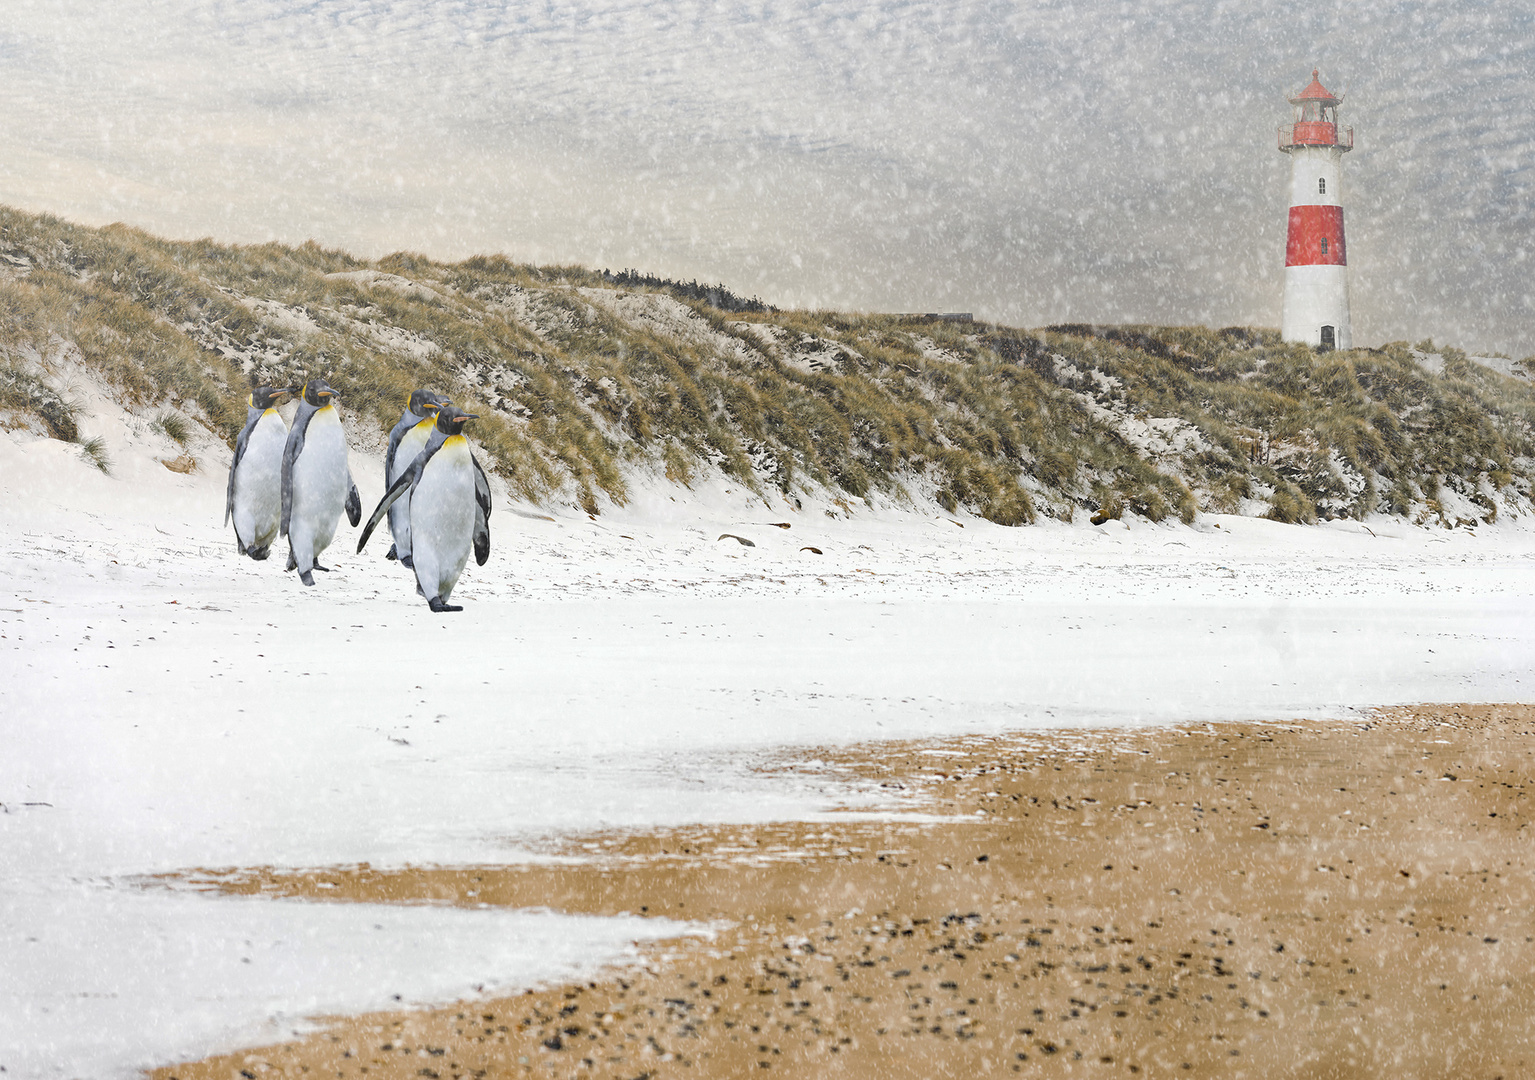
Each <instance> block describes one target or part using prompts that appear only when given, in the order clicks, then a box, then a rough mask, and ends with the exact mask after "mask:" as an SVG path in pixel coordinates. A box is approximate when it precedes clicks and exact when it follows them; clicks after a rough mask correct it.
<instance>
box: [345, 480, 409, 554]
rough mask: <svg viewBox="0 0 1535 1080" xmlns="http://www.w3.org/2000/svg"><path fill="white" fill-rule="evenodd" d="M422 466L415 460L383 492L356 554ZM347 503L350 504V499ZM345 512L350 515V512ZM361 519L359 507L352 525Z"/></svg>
mask: <svg viewBox="0 0 1535 1080" xmlns="http://www.w3.org/2000/svg"><path fill="white" fill-rule="evenodd" d="M422 464H423V462H422V461H421V459H420V458H417V459H416V460H415V461H414V462H412V463H411V466H410V468H408V469H406V470H405V471H404V472H402V473H401V474H400V476H399V479H397V480H396V481H395V482H394V483H392V484H390V485H389V490H388V491H386V492H384V497H383V498H382V499H380V500H379V501H378V506H377V507H376V508H375V509H374V511H373V516H372V517H370V518H369V519H368V524H367V525H365V526H363V530H362V536H361V537H360V538H359V539H358V541H357V554H359V555H361V554H362V549H363V547H364V546H366V545H367V543H368V537H370V536H372V535H373V530H374V529H376V528H378V523H379V522H380V521H382V520H384V515H385V514H387V513H389V508H390V507H391V506H393V505H394V501H395V500H396V499H398V498H399V497H400V496H401V495H404V494H405V493H406V492H407V491H409V490H410V489H411V485H413V484H414V483H415V482H416V478H417V477H419V476H420V475H421V467H422ZM353 492H354V493H355V492H356V488H353ZM347 501H348V503H350V502H351V500H350V499H348V500H347ZM347 512H348V514H350V513H351V511H350V510H348V511H347ZM361 517H362V511H361V508H360V507H359V509H358V514H357V517H356V518H353V519H352V524H353V525H356V524H357V521H358V519H359V518H361Z"/></svg>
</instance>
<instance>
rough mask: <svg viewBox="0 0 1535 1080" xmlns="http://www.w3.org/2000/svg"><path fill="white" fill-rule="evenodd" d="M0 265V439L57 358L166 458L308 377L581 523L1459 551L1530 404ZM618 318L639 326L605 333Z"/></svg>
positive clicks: (960, 347) (359, 275)
mask: <svg viewBox="0 0 1535 1080" xmlns="http://www.w3.org/2000/svg"><path fill="white" fill-rule="evenodd" d="M0 252H3V253H5V254H9V255H11V256H12V260H14V261H7V262H6V263H5V264H4V265H6V266H13V265H17V264H18V263H20V264H22V265H24V266H25V267H26V268H25V269H20V270H7V271H0V410H12V411H17V412H21V413H24V414H26V415H29V416H35V417H37V418H38V420H39V421H40V422H41V423H42V424H43V425H44V426H45V427H46V428H47V430H48V432H49V433H50V434H51V435H53V436H54V437H57V438H66V439H75V438H78V437H79V431H78V424H77V423H76V421H75V418H74V414H73V411H72V409H71V407H70V406H69V404H68V401H67V395H66V394H64V393H63V392H62V391H60V390H59V389H57V382H56V380H50V377H49V374H48V371H47V365H46V364H45V363H42V362H41V358H44V357H47V356H49V355H51V354H52V353H53V352H56V351H57V348H58V346H59V344H60V343H61V342H63V343H69V344H70V345H72V346H73V347H74V348H77V349H78V350H79V353H80V355H81V356H82V357H83V359H84V362H85V363H86V364H87V365H88V366H89V367H90V368H91V369H92V370H93V371H95V372H96V373H97V374H98V375H99V376H100V377H101V378H103V379H104V380H105V381H106V382H108V383H109V384H110V385H111V386H113V387H114V388H115V389H116V390H117V391H118V392H119V393H120V395H121V397H122V400H123V401H124V402H125V403H127V404H129V405H131V406H133V407H136V408H141V409H143V410H145V413H146V415H149V416H153V417H154V418H155V419H154V421H153V422H154V423H155V424H156V425H157V426H158V429H159V430H161V431H163V432H164V433H165V434H166V435H167V436H169V437H170V438H171V439H173V440H174V441H176V442H178V443H183V444H184V443H185V442H186V441H187V439H188V438H189V436H190V432H189V431H188V429H187V428H186V427H185V423H186V421H185V420H183V419H182V418H183V417H186V418H189V419H190V420H191V421H192V422H194V423H198V424H202V425H204V426H205V427H207V428H208V429H209V430H210V431H212V432H214V433H215V434H217V435H218V436H220V437H221V438H224V439H225V440H232V439H233V437H234V435H235V433H236V432H237V430H238V428H239V425H240V423H241V422H242V421H243V417H244V407H243V403H244V397H245V393H246V392H247V387H248V386H249V385H250V384H252V383H253V382H254V383H276V384H280V383H287V382H298V381H300V380H302V379H303V378H304V377H305V376H316V375H318V376H322V377H324V378H326V379H327V380H329V381H330V383H331V384H332V385H333V386H335V387H336V388H337V389H338V391H340V393H341V396H342V402H343V406H344V408H345V409H347V410H348V411H350V412H351V413H352V414H353V415H354V416H355V417H357V418H359V419H360V420H361V421H362V422H364V423H367V424H371V425H374V426H377V427H379V428H381V429H383V428H387V427H388V426H390V425H391V424H392V423H393V422H394V420H395V418H396V417H397V416H398V414H399V411H400V409H401V407H402V406H403V403H404V401H405V399H406V397H407V396H408V394H409V393H410V391H411V390H412V389H413V388H415V387H418V386H427V387H432V388H434V389H438V390H440V391H441V392H443V393H447V394H449V395H450V396H452V397H453V398H454V399H455V400H456V401H457V402H458V403H459V404H460V405H462V406H463V407H465V408H467V409H470V410H472V411H474V412H477V413H479V414H481V416H482V417H483V419H482V420H480V421H478V422H477V423H476V425H475V436H476V439H477V441H478V442H479V444H480V445H481V446H482V448H483V449H484V452H485V457H486V459H487V465H488V466H489V467H492V468H494V469H495V470H496V471H497V472H498V473H500V475H501V476H502V477H503V478H504V479H505V480H506V481H507V483H508V484H509V485H510V486H511V488H512V489H513V490H514V491H516V492H517V493H518V494H519V495H520V496H521V497H523V498H527V499H530V500H535V501H548V500H560V501H564V502H568V503H569V504H571V505H575V506H580V507H582V508H583V509H586V510H587V511H588V512H590V513H596V512H598V511H599V510H600V508H601V506H602V505H603V502H604V501H605V500H606V501H610V502H613V503H622V502H624V501H625V499H626V498H627V497H628V491H629V484H630V483H631V480H632V478H633V477H634V476H635V475H636V473H637V471H638V470H653V471H657V472H662V473H664V474H665V475H666V476H667V477H668V478H670V479H671V480H673V481H674V482H677V483H680V484H689V483H693V482H696V480H697V479H698V478H699V477H701V476H704V475H708V474H709V473H710V472H711V471H718V472H720V473H723V474H724V475H725V476H727V477H730V478H731V479H733V480H736V481H738V482H740V483H741V484H742V485H743V486H745V487H747V488H748V489H751V490H755V491H758V492H760V493H761V494H762V495H763V496H764V497H765V498H771V497H777V496H782V497H784V498H789V499H791V500H792V499H795V498H798V497H799V496H800V495H802V494H804V493H806V492H812V491H816V492H824V493H829V494H830V495H831V497H832V501H833V502H834V503H836V502H839V501H840V502H841V504H842V505H844V506H847V507H853V506H856V505H857V504H858V502H859V500H864V499H874V500H891V501H902V500H918V501H927V500H931V501H932V502H933V503H936V504H937V505H938V506H941V507H943V508H945V509H948V510H950V511H961V510H964V511H968V512H972V513H975V514H978V515H980V516H983V517H986V518H988V519H990V520H993V521H997V522H1000V523H1003V524H1008V525H1021V524H1027V523H1029V522H1032V521H1035V520H1037V519H1038V518H1039V517H1040V516H1041V515H1049V516H1053V517H1058V518H1063V519H1068V520H1069V519H1071V518H1073V517H1075V516H1077V515H1079V514H1081V515H1085V516H1087V517H1090V518H1092V519H1094V520H1099V521H1101V520H1107V519H1110V518H1116V517H1120V516H1122V515H1123V514H1125V513H1134V514H1139V515H1142V516H1144V517H1147V518H1150V519H1153V520H1162V519H1165V518H1169V517H1174V518H1179V519H1182V520H1184V521H1189V520H1192V519H1193V517H1194V515H1195V514H1196V513H1197V512H1199V511H1201V510H1205V511H1222V512H1244V513H1263V514H1266V515H1267V516H1269V517H1272V518H1274V519H1276V520H1280V521H1288V522H1296V523H1304V522H1312V521H1316V520H1317V519H1319V518H1324V517H1340V516H1341V517H1356V518H1357V517H1363V516H1365V515H1367V514H1370V513H1375V512H1385V513H1394V514H1402V515H1408V516H1411V517H1413V518H1414V519H1417V520H1437V521H1441V522H1442V523H1445V524H1455V523H1461V524H1474V523H1476V522H1478V521H1483V520H1491V519H1492V518H1493V517H1495V516H1496V514H1497V513H1498V511H1499V507H1500V506H1501V507H1504V508H1507V507H1515V506H1517V507H1528V506H1529V499H1530V489H1531V478H1532V471H1535V464H1532V457H1535V437H1532V431H1535V394H1532V391H1531V388H1530V385H1529V384H1528V383H1527V382H1525V381H1523V380H1518V379H1512V378H1509V377H1506V376H1503V375H1500V374H1498V373H1497V372H1494V371H1491V370H1489V369H1488V368H1486V367H1484V366H1482V365H1480V364H1477V363H1474V362H1472V361H1470V360H1469V359H1468V358H1467V357H1466V356H1465V355H1464V354H1463V353H1459V352H1457V351H1456V350H1454V349H1448V348H1446V349H1430V350H1425V349H1421V348H1420V349H1417V350H1414V349H1412V348H1410V347H1408V346H1407V345H1406V344H1405V343H1394V344H1392V345H1388V346H1385V347H1383V348H1380V349H1355V350H1351V351H1348V352H1334V353H1328V354H1318V353H1316V352H1314V351H1312V350H1310V349H1308V348H1305V347H1302V346H1297V345H1286V344H1284V343H1282V342H1280V341H1279V339H1278V335H1277V333H1275V332H1274V331H1272V330H1262V329H1250V328H1236V327H1233V328H1226V329H1223V330H1210V329H1206V328H1203V327H1172V328H1168V327H1144V326H1142V327H1093V326H1083V325H1071V326H1055V327H1048V328H1044V329H1040V330H1033V331H1029V330H1020V329H1014V328H1008V327H999V326H989V325H982V324H966V323H946V322H940V321H922V320H911V319H905V318H901V317H897V316H893V315H862V314H850V313H845V312H826V311H776V310H773V309H771V308H768V307H767V306H766V305H763V304H760V303H759V302H756V301H755V300H754V301H753V302H750V303H740V302H736V301H739V298H738V297H731V298H730V300H731V302H729V303H728V304H727V307H730V308H732V309H733V310H721V309H720V308H717V307H713V306H711V305H710V303H709V302H708V300H709V298H710V297H711V296H714V297H715V298H717V299H718V298H722V297H724V296H728V295H729V294H728V290H725V291H723V292H721V291H720V290H719V288H718V287H714V288H713V291H711V289H710V288H704V287H698V286H697V285H696V283H678V282H671V281H668V280H667V279H663V278H655V277H652V276H649V275H640V274H635V273H628V272H626V273H625V274H623V275H617V276H615V275H612V274H605V273H603V272H597V271H591V270H587V269H584V268H580V267H535V266H528V265H522V264H517V263H513V262H512V261H510V260H508V259H506V258H504V257H502V256H479V257H475V258H471V259H466V260H464V261H462V262H459V263H451V264H449V263H440V262H436V261H433V260H431V259H429V258H427V257H425V256H422V255H418V254H412V253H408V252H398V253H395V254H393V255H390V256H387V257H385V258H383V259H380V260H377V261H375V262H370V261H368V260H363V259H359V258H356V257H354V256H352V255H349V254H348V253H346V252H342V251H334V250H330V249H326V248H323V247H321V246H320V245H317V244H314V243H308V244H303V245H300V246H298V247H288V246H284V245H279V244H261V245H248V246H240V245H227V244H219V243H216V242H214V241H212V240H199V241H193V242H174V241H168V240H163V239H160V238H157V237H154V236H151V235H149V234H147V233H144V232H141V231H139V230H136V229H132V228H128V227H125V226H111V227H108V228H104V229H90V228H84V227H81V226H76V225H72V224H69V223H67V222H64V221H60V220H58V219H56V218H50V217H46V216H41V215H31V214H24V213H21V212H19V211H15V210H10V209H6V208H3V207H0ZM637 300H638V301H643V302H644V305H648V306H645V307H644V311H643V313H642V314H635V311H636V310H639V309H636V308H632V307H625V306H624V304H625V303H632V302H634V301H637ZM721 302H725V301H724V300H723V299H722V300H721ZM642 306H643V305H642ZM1423 344H1431V343H1423ZM1426 351H1432V352H1434V354H1435V355H1436V356H1438V357H1440V358H1441V362H1442V368H1443V370H1442V373H1439V374H1435V373H1433V372H1431V371H1429V370H1428V369H1427V368H1426V367H1425V365H1424V363H1423V362H1422V354H1423V353H1424V352H1426ZM178 425H179V426H178Z"/></svg>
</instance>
